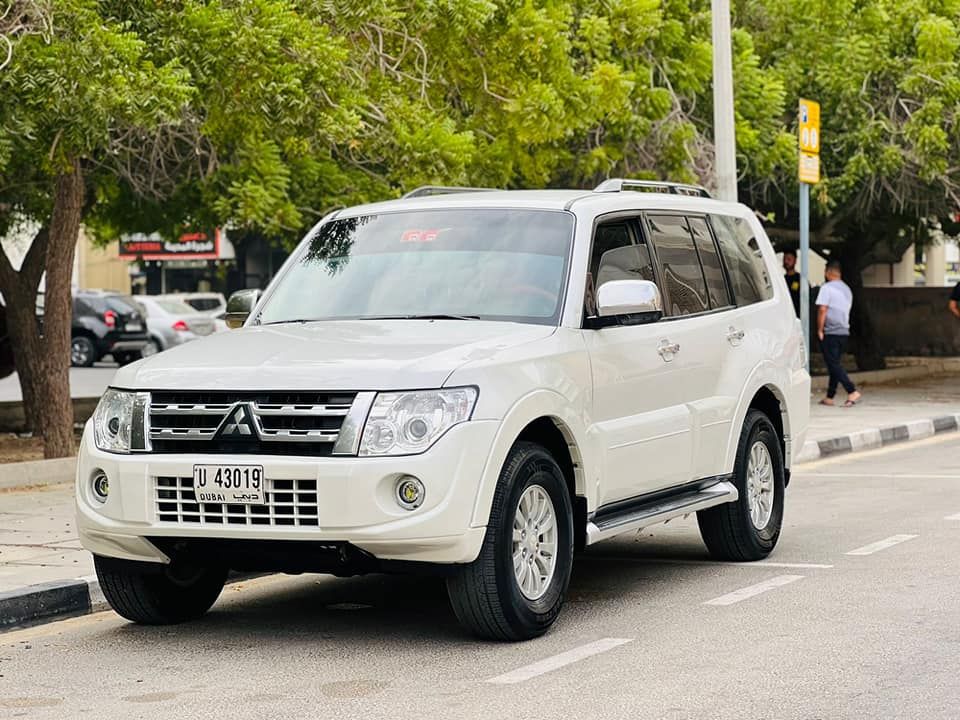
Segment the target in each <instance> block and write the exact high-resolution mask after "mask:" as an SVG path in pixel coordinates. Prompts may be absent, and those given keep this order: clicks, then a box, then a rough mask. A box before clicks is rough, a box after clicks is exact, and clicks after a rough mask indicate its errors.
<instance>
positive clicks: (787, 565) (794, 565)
mask: <svg viewBox="0 0 960 720" xmlns="http://www.w3.org/2000/svg"><path fill="white" fill-rule="evenodd" d="M714 565H736V566H737V567H755V568H765V567H775V568H810V569H812V570H829V569H830V568H832V567H833V565H824V564H822V563H790V562H721V563H714Z"/></svg>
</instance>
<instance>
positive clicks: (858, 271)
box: [840, 239, 887, 371]
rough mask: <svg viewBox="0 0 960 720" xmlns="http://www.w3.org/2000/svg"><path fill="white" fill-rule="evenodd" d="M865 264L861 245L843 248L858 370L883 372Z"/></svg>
mask: <svg viewBox="0 0 960 720" xmlns="http://www.w3.org/2000/svg"><path fill="white" fill-rule="evenodd" d="M863 261H864V255H863V252H862V250H861V247H860V243H859V241H858V240H854V239H848V240H847V242H846V243H845V244H844V248H843V254H842V256H841V258H840V262H841V265H842V267H843V280H844V282H846V283H847V285H849V286H850V290H851V291H852V292H853V307H852V308H851V309H850V334H851V335H852V338H853V343H852V344H853V348H852V350H853V354H854V357H855V358H856V359H857V369H858V370H861V371H866V370H883V369H885V368H886V367H887V361H886V358H885V357H884V354H883V349H882V348H881V347H880V344H879V343H878V342H877V333H876V330H875V329H874V326H873V318H872V317H871V315H870V308H869V307H867V302H866V300H864V297H863Z"/></svg>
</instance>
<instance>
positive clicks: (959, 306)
mask: <svg viewBox="0 0 960 720" xmlns="http://www.w3.org/2000/svg"><path fill="white" fill-rule="evenodd" d="M947 307H948V308H950V312H952V313H953V314H954V315H956V316H957V317H958V318H960V283H957V284H956V285H954V286H953V292H952V293H950V302H949V303H948V304H947Z"/></svg>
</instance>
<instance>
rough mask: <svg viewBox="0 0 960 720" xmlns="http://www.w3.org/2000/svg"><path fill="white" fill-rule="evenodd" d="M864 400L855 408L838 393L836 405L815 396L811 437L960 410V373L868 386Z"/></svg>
mask: <svg viewBox="0 0 960 720" xmlns="http://www.w3.org/2000/svg"><path fill="white" fill-rule="evenodd" d="M862 391H863V399H862V400H861V401H860V402H859V403H858V404H857V405H856V406H854V407H851V408H845V407H841V405H842V404H843V401H844V400H845V399H846V394H845V393H844V392H843V390H840V392H839V393H838V394H837V398H836V399H837V402H838V403H839V404H838V405H837V406H834V407H827V406H825V405H818V404H816V403H817V401H818V400H819V397H815V398H814V399H813V403H814V404H813V406H812V409H811V412H810V429H809V431H808V433H807V440H826V439H827V438H832V437H837V436H838V435H846V434H849V433H852V432H857V431H859V430H866V429H868V428H880V427H888V426H890V425H898V424H903V423H908V422H910V421H911V420H925V419H927V418H934V417H940V416H942V415H955V414H958V413H960V375H938V376H933V377H929V378H926V379H924V380H915V381H911V382H908V383H900V384H890V385H865V386H864V387H863V388H862Z"/></svg>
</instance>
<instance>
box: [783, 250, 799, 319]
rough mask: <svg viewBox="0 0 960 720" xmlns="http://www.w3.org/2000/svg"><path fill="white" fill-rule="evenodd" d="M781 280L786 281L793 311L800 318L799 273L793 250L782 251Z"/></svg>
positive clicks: (795, 254)
mask: <svg viewBox="0 0 960 720" xmlns="http://www.w3.org/2000/svg"><path fill="white" fill-rule="evenodd" d="M783 269H784V273H783V279H784V280H786V281H787V290H789V291H790V299H791V300H793V311H794V312H795V313H796V314H797V317H800V273H798V272H797V253H796V251H794V250H784V251H783Z"/></svg>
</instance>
